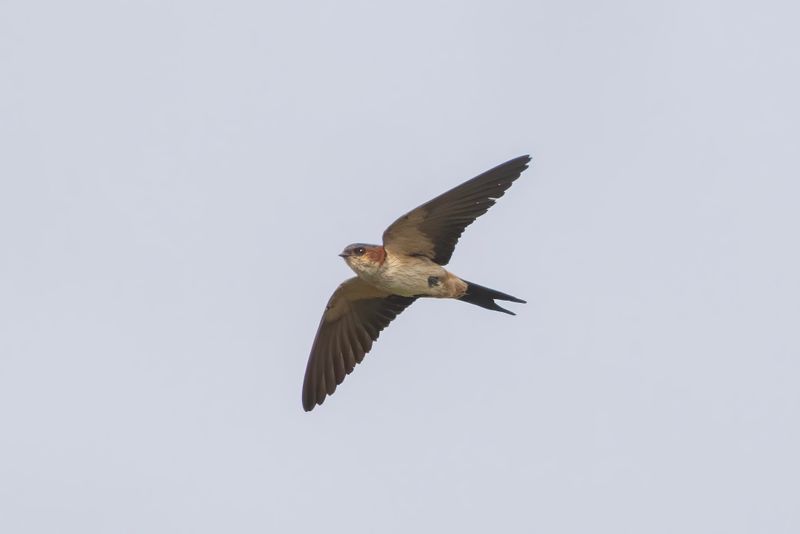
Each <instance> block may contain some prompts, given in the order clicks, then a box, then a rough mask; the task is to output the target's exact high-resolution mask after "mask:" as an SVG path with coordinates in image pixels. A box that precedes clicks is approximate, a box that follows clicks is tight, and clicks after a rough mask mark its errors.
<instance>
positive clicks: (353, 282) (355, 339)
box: [303, 156, 530, 411]
mask: <svg viewBox="0 0 800 534" xmlns="http://www.w3.org/2000/svg"><path fill="white" fill-rule="evenodd" d="M529 161H530V157H528V156H522V157H519V158H515V159H513V160H510V161H507V162H506V163H503V164H502V165H498V166H497V167H495V168H494V169H491V170H489V171H486V172H485V173H483V174H481V175H479V176H476V177H475V178H473V179H471V180H468V181H466V182H464V183H463V184H461V185H459V186H457V187H455V188H453V189H451V190H450V191H447V192H446V193H443V194H442V195H439V196H438V197H436V198H434V199H433V200H431V201H429V202H426V203H425V204H422V205H421V206H419V207H417V208H416V209H414V210H412V211H410V212H408V213H407V214H405V215H403V216H402V217H400V218H399V219H397V220H396V221H395V222H394V223H392V224H391V225H390V226H389V228H387V229H386V231H385V232H384V233H383V245H368V244H363V243H356V244H353V245H349V246H348V247H346V248H345V249H344V251H343V252H342V253H341V254H340V256H342V257H343V258H344V260H345V262H346V263H347V265H348V266H349V267H350V268H351V269H352V270H353V272H355V273H356V276H355V277H353V278H350V279H349V280H346V281H345V282H343V283H342V284H341V285H340V286H339V287H338V288H337V289H336V291H334V293H333V296H331V298H330V300H329V301H328V305H327V306H326V307H325V312H324V313H323V315H322V319H321V321H320V325H319V328H318V330H317V336H316V338H315V339H314V344H313V346H312V347H311V355H310V356H309V359H308V365H307V367H306V375H305V380H304V382H303V408H304V409H305V410H306V411H309V410H312V409H313V408H314V406H316V405H317V404H322V403H323V402H324V401H325V397H326V396H327V395H331V394H333V392H334V391H335V390H336V386H337V385H338V384H340V383H341V382H342V381H343V380H344V377H345V376H346V375H347V374H349V373H350V372H351V371H352V370H353V369H354V368H355V365H356V364H357V363H360V362H361V360H362V359H363V358H364V355H365V354H366V353H367V352H369V351H370V349H371V348H372V344H373V342H374V341H375V340H377V339H378V336H379V334H380V332H381V330H383V329H384V328H385V327H386V326H387V325H388V324H389V323H390V322H391V321H392V320H393V319H394V318H395V317H396V316H397V315H398V314H400V313H401V312H402V311H403V310H404V309H405V308H407V307H408V306H410V305H411V304H412V303H413V302H414V301H415V300H416V299H418V298H424V297H432V298H452V299H458V300H461V301H464V302H468V303H470V304H475V305H476V306H480V307H482V308H487V309H490V310H496V311H500V312H504V313H508V314H511V315H514V314H513V313H512V312H510V311H508V310H506V309H505V308H501V307H500V306H499V305H498V304H497V303H496V302H495V300H506V301H511V302H523V303H524V302H525V301H524V300H521V299H518V298H516V297H512V296H511V295H507V294H506V293H501V292H500V291H497V290H494V289H489V288H487V287H483V286H480V285H478V284H474V283H472V282H468V281H466V280H463V279H461V278H459V277H458V276H456V275H454V274H452V273H451V272H449V271H448V270H447V269H445V268H444V267H443V266H444V265H446V264H447V263H448V262H449V261H450V256H451V255H452V253H453V250H454V249H455V245H456V243H457V242H458V238H459V237H460V236H461V233H462V232H463V231H464V229H465V228H466V227H467V226H469V225H470V224H472V222H473V221H474V220H475V219H476V218H477V217H479V216H480V215H482V214H483V213H485V212H486V211H487V210H488V209H489V208H490V207H491V206H492V205H493V204H494V203H495V199H497V198H499V197H501V196H503V194H504V193H505V191H506V190H507V189H508V188H509V187H510V186H511V184H512V183H513V182H514V180H516V179H517V178H519V176H520V174H521V173H522V171H524V170H525V169H527V168H528V165H527V164H528V162H529Z"/></svg>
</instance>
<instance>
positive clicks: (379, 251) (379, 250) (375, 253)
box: [364, 247, 386, 265]
mask: <svg viewBox="0 0 800 534" xmlns="http://www.w3.org/2000/svg"><path fill="white" fill-rule="evenodd" d="M364 255H365V256H366V257H367V258H369V261H371V262H373V263H377V264H378V265H383V262H384V260H386V249H385V248H383V247H372V248H368V249H367V250H366V252H364Z"/></svg>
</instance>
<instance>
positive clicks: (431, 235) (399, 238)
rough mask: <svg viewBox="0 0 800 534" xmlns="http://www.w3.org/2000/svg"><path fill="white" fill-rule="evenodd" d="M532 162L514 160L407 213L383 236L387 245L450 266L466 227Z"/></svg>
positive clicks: (520, 158)
mask: <svg viewBox="0 0 800 534" xmlns="http://www.w3.org/2000/svg"><path fill="white" fill-rule="evenodd" d="M530 160H531V157H530V156H520V157H518V158H514V159H512V160H511V161H507V162H505V163H503V164H501V165H498V166H497V167H495V168H494V169H491V170H488V171H486V172H485V173H483V174H481V175H480V176H476V177H475V178H473V179H471V180H468V181H466V182H464V183H463V184H461V185H459V186H457V187H454V188H453V189H451V190H450V191H447V192H446V193H442V194H441V195H439V196H438V197H436V198H434V199H433V200H431V201H429V202H426V203H425V204H423V205H422V206H419V207H418V208H416V209H414V210H412V211H410V212H408V213H406V214H405V215H403V216H402V217H400V218H399V219H397V220H396V221H395V222H393V223H392V224H391V226H389V228H387V229H386V231H385V232H384V233H383V246H384V247H386V249H387V250H389V251H391V252H393V253H395V254H406V255H422V256H427V257H428V258H430V259H431V260H433V261H434V262H436V263H438V264H439V265H447V262H449V261H450V257H451V256H452V255H453V249H454V248H455V246H456V243H458V238H459V237H461V233H462V232H463V231H464V228H466V227H467V226H469V225H470V224H472V222H473V221H474V220H475V219H477V218H478V217H479V216H481V215H483V214H484V213H486V211H487V210H488V209H489V208H490V207H491V206H492V205H494V202H495V199H497V198H500V197H502V196H503V193H505V192H506V189H508V188H509V187H511V184H512V183H513V182H514V180H516V179H517V178H519V175H520V174H521V173H522V171H524V170H525V169H527V168H528V162H529V161H530Z"/></svg>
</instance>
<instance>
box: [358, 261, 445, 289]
mask: <svg viewBox="0 0 800 534" xmlns="http://www.w3.org/2000/svg"><path fill="white" fill-rule="evenodd" d="M448 275H449V273H448V272H447V271H446V270H445V269H444V268H443V267H442V266H441V265H437V264H435V263H433V262H431V261H430V260H427V259H421V258H410V259H408V260H405V261H389V259H388V258H387V261H386V263H385V264H384V265H383V268H382V269H379V270H378V271H377V272H376V273H375V274H374V275H373V278H372V279H371V280H369V281H370V282H371V283H373V284H374V285H376V286H378V287H380V288H381V289H384V290H386V291H389V292H390V293H393V294H395V295H401V296H404V297H415V296H421V295H429V296H445V295H439V293H440V292H441V289H442V288H443V286H442V284H441V280H443V279H444V278H445V277H447V276H448Z"/></svg>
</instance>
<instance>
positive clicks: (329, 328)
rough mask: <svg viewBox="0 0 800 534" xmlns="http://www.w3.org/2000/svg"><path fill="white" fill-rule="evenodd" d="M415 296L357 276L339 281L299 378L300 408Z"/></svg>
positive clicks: (332, 386)
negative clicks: (395, 292)
mask: <svg viewBox="0 0 800 534" xmlns="http://www.w3.org/2000/svg"><path fill="white" fill-rule="evenodd" d="M415 300H416V298H415V297H401V296H399V295H391V294H389V293H386V292H384V291H381V290H380V289H377V288H374V287H372V286H370V285H369V284H367V283H366V282H364V281H362V280H361V279H360V278H358V277H354V278H351V279H349V280H347V281H346V282H344V283H342V284H341V285H340V286H339V287H338V288H337V289H336V291H334V293H333V296H331V299H330V301H328V305H327V306H326V307H325V313H323V314H322V320H320V323H319V328H318V329H317V336H316V338H315V339H314V344H313V345H312V347H311V355H310V356H309V358H308V365H307V366H306V376H305V379H304V381H303V408H304V409H305V410H306V411H307V412H308V411H310V410H312V409H314V406H316V405H317V404H322V403H323V402H324V401H325V397H327V396H328V395H333V392H334V391H336V386H338V385H339V384H341V383H342V381H343V380H344V377H345V376H347V375H348V374H350V373H351V372H352V371H353V368H354V367H355V366H356V364H357V363H361V360H363V359H364V355H365V354H366V353H368V352H369V351H370V349H371V348H372V343H373V342H374V341H375V340H377V339H378V336H379V335H380V332H381V330H383V329H384V328H386V326H387V325H388V324H389V323H390V322H391V321H392V319H394V318H395V317H397V315H399V314H400V312H402V311H403V310H404V309H406V308H407V307H408V306H410V305H411V303H412V302H414V301H415Z"/></svg>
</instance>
